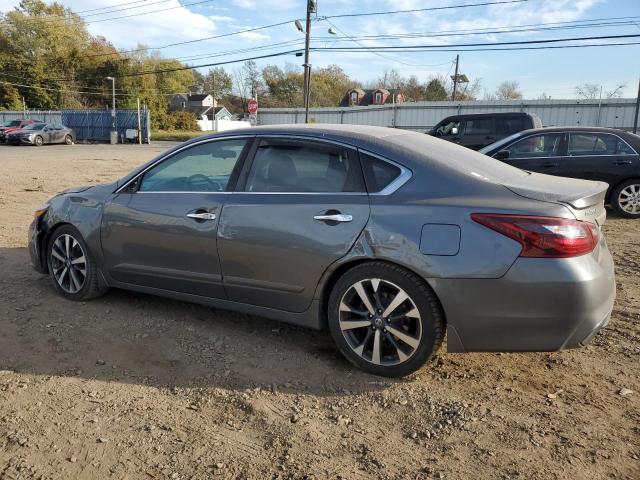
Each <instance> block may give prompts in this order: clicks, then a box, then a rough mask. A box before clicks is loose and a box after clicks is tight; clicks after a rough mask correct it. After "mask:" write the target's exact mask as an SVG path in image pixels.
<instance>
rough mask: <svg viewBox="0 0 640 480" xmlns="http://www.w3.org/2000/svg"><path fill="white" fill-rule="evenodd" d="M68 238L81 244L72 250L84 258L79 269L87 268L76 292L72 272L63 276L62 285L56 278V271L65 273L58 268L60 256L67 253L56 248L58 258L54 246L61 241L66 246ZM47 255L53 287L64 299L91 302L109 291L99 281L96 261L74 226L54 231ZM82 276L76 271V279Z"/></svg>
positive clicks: (48, 243)
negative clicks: (65, 241)
mask: <svg viewBox="0 0 640 480" xmlns="http://www.w3.org/2000/svg"><path fill="white" fill-rule="evenodd" d="M66 237H69V238H71V239H73V240H75V241H76V242H77V243H78V244H79V247H78V246H76V247H72V248H75V252H76V254H78V255H79V253H80V252H81V253H82V256H83V257H84V263H80V264H79V267H82V265H84V267H85V268H84V271H85V273H84V274H82V275H83V276H84V279H83V281H82V285H81V287H80V288H79V289H77V290H76V291H74V290H75V288H74V287H75V286H71V281H72V280H73V279H72V278H71V277H72V272H71V271H69V272H68V273H66V274H63V277H64V278H63V281H62V285H61V283H60V282H59V281H58V279H57V278H56V271H58V272H59V273H63V272H60V270H58V269H57V268H56V267H57V266H59V265H61V264H62V262H61V261H60V260H59V256H60V254H62V255H63V256H65V252H64V248H63V251H60V249H59V248H58V247H57V246H56V253H57V254H58V257H57V258H56V256H55V255H54V253H53V250H54V244H56V242H57V241H58V240H60V241H61V242H62V244H63V245H64V240H66ZM46 254H47V266H48V269H49V277H50V278H51V282H52V283H53V286H54V287H55V289H56V291H57V292H58V293H59V294H60V295H61V296H63V297H64V298H66V299H69V300H74V301H82V300H89V299H91V298H96V297H99V296H100V295H103V294H104V293H105V292H106V291H107V290H108V289H107V287H105V286H103V285H102V283H101V282H100V281H99V278H98V269H97V267H96V263H95V260H94V259H93V258H92V256H91V254H90V253H89V248H88V247H87V244H86V242H85V241H84V238H82V235H81V234H80V232H79V231H78V230H77V229H76V228H75V227H73V226H72V225H63V226H61V227H58V228H56V229H55V230H54V231H53V233H52V234H51V236H50V237H49V241H48V242H47V250H46ZM72 256H73V253H72V254H71V256H65V258H71V257H72ZM73 268H75V266H73ZM68 270H70V268H68ZM80 275H81V273H80V270H76V274H75V276H76V279H77V278H79V277H80ZM65 279H66V282H65V281H64V280H65ZM65 283H69V286H70V287H71V288H66V287H65Z"/></svg>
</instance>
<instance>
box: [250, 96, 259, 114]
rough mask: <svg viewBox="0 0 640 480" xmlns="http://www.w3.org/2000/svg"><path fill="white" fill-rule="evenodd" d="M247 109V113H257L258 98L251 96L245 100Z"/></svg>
mask: <svg viewBox="0 0 640 480" xmlns="http://www.w3.org/2000/svg"><path fill="white" fill-rule="evenodd" d="M247 110H249V113H258V100H256V99H255V98H252V99H251V100H249V101H248V102H247Z"/></svg>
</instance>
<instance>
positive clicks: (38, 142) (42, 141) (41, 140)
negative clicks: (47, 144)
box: [33, 135, 44, 147]
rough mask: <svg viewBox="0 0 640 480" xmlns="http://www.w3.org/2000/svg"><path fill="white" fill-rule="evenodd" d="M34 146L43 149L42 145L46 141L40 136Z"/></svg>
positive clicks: (34, 141) (35, 140) (34, 140)
mask: <svg viewBox="0 0 640 480" xmlns="http://www.w3.org/2000/svg"><path fill="white" fill-rule="evenodd" d="M33 144H34V145H35V146H36V147H41V146H42V145H44V139H43V138H42V137H41V136H40V135H38V136H36V138H34V139H33Z"/></svg>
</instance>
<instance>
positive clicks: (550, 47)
mask: <svg viewBox="0 0 640 480" xmlns="http://www.w3.org/2000/svg"><path fill="white" fill-rule="evenodd" d="M634 36H635V37H640V35H634ZM480 45H487V46H491V45H496V44H487V43H485V44H480ZM626 45H640V42H628V43H592V44H582V45H544V46H537V47H522V46H515V47H510V48H475V49H468V50H464V49H449V50H443V49H437V50H429V49H424V50H415V49H412V50H396V52H406V53H414V52H431V51H433V52H455V51H470V52H486V51H503V50H541V49H561V48H586V47H614V46H626ZM449 47H450V46H449ZM399 48H403V47H399ZM311 50H314V51H335V50H338V51H349V48H346V49H345V48H322V47H320V48H318V47H316V48H313V47H312V48H311ZM352 51H354V52H358V51H363V50H362V49H356V48H353V49H352ZM295 53H302V50H301V49H298V50H289V51H285V52H277V53H272V54H269V55H260V56H256V57H247V58H239V59H235V60H227V61H224V62H217V63H206V64H202V65H189V66H184V67H176V68H168V69H161V70H148V71H144V72H135V73H125V74H122V75H120V77H135V76H140V75H150V74H155V73H168V72H177V71H181V70H195V69H198V68H205V67H218V66H221V65H228V64H230V63H239V62H247V61H250V60H260V59H264V58H273V57H280V56H283V55H291V54H295Z"/></svg>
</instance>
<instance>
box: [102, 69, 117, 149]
mask: <svg viewBox="0 0 640 480" xmlns="http://www.w3.org/2000/svg"><path fill="white" fill-rule="evenodd" d="M104 79H105V80H111V91H112V94H113V104H112V107H111V138H110V141H111V144H115V143H118V137H117V133H116V79H115V78H114V77H105V78H104Z"/></svg>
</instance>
